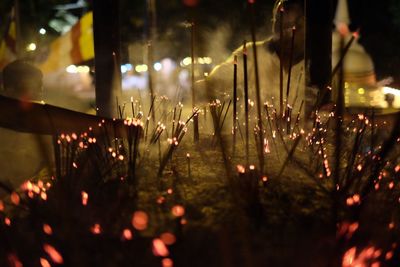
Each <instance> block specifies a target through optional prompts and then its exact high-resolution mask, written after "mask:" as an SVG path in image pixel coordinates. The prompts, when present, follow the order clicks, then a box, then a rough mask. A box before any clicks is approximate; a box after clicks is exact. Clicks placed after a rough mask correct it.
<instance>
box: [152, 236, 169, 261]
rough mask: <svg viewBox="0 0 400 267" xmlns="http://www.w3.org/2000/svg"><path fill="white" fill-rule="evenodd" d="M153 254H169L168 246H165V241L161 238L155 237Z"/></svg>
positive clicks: (164, 255) (162, 255) (161, 255)
mask: <svg viewBox="0 0 400 267" xmlns="http://www.w3.org/2000/svg"><path fill="white" fill-rule="evenodd" d="M153 254H154V255H155V256H160V257H166V256H168V255H169V251H168V248H167V247H166V246H165V244H164V242H163V241H162V240H161V239H159V238H155V239H153Z"/></svg>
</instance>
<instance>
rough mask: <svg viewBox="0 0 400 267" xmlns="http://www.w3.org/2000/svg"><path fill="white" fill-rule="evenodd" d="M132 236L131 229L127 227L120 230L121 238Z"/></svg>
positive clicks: (126, 238) (129, 238) (125, 238)
mask: <svg viewBox="0 0 400 267" xmlns="http://www.w3.org/2000/svg"><path fill="white" fill-rule="evenodd" d="M132 237H133V235H132V231H131V230H129V229H128V228H126V229H124V231H122V239H123V240H131V239H132Z"/></svg>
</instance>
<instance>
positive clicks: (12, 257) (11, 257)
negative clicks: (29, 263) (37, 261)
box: [7, 253, 23, 267]
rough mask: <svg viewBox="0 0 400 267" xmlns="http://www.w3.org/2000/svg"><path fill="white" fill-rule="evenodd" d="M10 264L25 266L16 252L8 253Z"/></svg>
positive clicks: (16, 266) (15, 266)
mask: <svg viewBox="0 0 400 267" xmlns="http://www.w3.org/2000/svg"><path fill="white" fill-rule="evenodd" d="M7 260H8V264H9V266H13V267H23V265H22V263H21V261H20V260H19V259H18V257H17V255H15V254H14V253H11V254H8V256H7Z"/></svg>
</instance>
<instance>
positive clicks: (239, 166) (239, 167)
mask: <svg viewBox="0 0 400 267" xmlns="http://www.w3.org/2000/svg"><path fill="white" fill-rule="evenodd" d="M236 170H237V172H238V173H245V172H246V168H245V167H244V166H243V165H240V164H238V165H237V166H236Z"/></svg>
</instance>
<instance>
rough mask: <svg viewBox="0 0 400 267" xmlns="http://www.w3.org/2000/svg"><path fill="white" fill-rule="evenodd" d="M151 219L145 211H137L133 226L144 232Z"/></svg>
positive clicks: (133, 218) (134, 215) (134, 214)
mask: <svg viewBox="0 0 400 267" xmlns="http://www.w3.org/2000/svg"><path fill="white" fill-rule="evenodd" d="M148 221H149V217H148V216H147V214H146V213H145V212H144V211H135V213H133V217H132V225H133V227H135V229H137V230H139V231H142V230H145V229H146V228H147V223H148Z"/></svg>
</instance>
